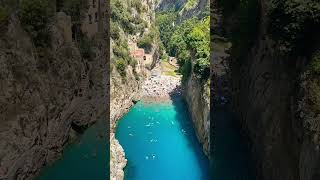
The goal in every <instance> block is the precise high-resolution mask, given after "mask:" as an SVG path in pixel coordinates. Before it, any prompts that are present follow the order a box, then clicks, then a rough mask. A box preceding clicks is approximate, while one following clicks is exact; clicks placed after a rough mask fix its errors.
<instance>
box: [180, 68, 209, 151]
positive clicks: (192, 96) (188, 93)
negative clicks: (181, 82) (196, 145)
mask: <svg viewBox="0 0 320 180" xmlns="http://www.w3.org/2000/svg"><path fill="white" fill-rule="evenodd" d="M184 93H185V94H184V96H185V99H186V102H187V105H188V109H189V112H190V114H191V118H192V121H193V126H194V128H195V132H196V135H197V138H198V140H199V142H200V143H201V144H202V147H203V148H202V149H203V152H204V153H205V154H206V155H207V156H209V151H210V88H209V84H205V85H204V84H203V83H201V82H200V81H199V79H198V78H197V77H196V76H195V75H194V74H193V73H192V74H191V77H189V79H188V80H187V82H186V83H185V91H184Z"/></svg>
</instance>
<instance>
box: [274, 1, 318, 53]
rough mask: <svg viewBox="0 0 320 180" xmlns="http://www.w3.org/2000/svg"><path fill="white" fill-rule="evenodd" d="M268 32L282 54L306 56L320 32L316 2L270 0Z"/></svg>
mask: <svg viewBox="0 0 320 180" xmlns="http://www.w3.org/2000/svg"><path fill="white" fill-rule="evenodd" d="M270 6H271V7H270V9H269V12H268V16H269V18H270V24H269V27H268V30H269V32H270V34H271V35H272V37H273V39H274V40H276V41H277V45H278V49H279V50H280V51H281V52H282V53H290V54H299V55H305V54H306V53H307V54H308V53H309V52H310V50H313V46H314V45H315V44H314V42H315V41H314V38H315V37H317V36H318V35H319V30H320V2H319V1H318V0H304V1H303V0H295V1H293V0H271V2H270Z"/></svg>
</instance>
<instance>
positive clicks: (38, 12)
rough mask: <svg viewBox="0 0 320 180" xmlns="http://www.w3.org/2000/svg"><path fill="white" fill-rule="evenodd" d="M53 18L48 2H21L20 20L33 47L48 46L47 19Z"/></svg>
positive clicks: (38, 0)
mask: <svg viewBox="0 0 320 180" xmlns="http://www.w3.org/2000/svg"><path fill="white" fill-rule="evenodd" d="M52 16H53V11H52V7H50V4H49V1H48V0H21V2H20V20H21V24H22V26H23V27H24V29H25V30H26V31H27V32H28V33H29V35H30V36H31V38H32V40H33V43H34V44H35V46H37V47H38V46H40V47H46V46H49V42H50V32H49V28H48V23H49V18H50V17H52Z"/></svg>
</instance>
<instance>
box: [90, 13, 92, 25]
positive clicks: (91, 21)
mask: <svg viewBox="0 0 320 180" xmlns="http://www.w3.org/2000/svg"><path fill="white" fill-rule="evenodd" d="M89 24H92V17H91V14H89Z"/></svg>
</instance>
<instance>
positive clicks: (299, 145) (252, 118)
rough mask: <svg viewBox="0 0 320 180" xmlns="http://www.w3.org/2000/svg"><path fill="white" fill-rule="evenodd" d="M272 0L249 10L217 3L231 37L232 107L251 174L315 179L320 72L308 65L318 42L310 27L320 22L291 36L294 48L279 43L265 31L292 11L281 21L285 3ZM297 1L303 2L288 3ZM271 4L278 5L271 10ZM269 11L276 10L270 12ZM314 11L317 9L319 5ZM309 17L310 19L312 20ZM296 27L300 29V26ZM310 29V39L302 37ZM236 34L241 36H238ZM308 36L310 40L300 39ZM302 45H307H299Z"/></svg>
mask: <svg viewBox="0 0 320 180" xmlns="http://www.w3.org/2000/svg"><path fill="white" fill-rule="evenodd" d="M249 2H251V5H252V4H253V3H255V2H254V1H249ZM279 2H280V1H279ZM281 2H284V1H281ZM229 3H230V2H229ZM272 3H275V2H274V1H273V2H271V1H269V0H261V1H259V3H257V4H256V5H255V6H252V7H255V8H253V9H251V8H252V7H249V8H248V9H249V10H250V11H249V10H248V9H245V8H247V6H245V5H243V4H241V3H238V4H224V3H223V1H220V3H219V6H218V7H219V8H220V9H221V11H222V12H223V13H224V14H223V15H224V18H223V23H222V24H221V25H222V28H223V29H224V32H225V35H226V37H228V38H230V40H231V41H232V42H233V43H234V44H233V50H232V51H231V52H230V54H231V56H230V58H229V62H228V63H229V68H230V74H229V75H230V77H231V82H230V84H231V88H232V102H233V109H234V111H235V112H236V114H237V117H238V119H239V120H240V123H241V125H242V128H243V130H245V132H246V134H247V135H248V137H249V142H248V144H249V146H250V149H251V154H252V156H253V159H254V160H255V163H256V166H255V167H256V168H257V177H256V179H259V180H263V179H265V180H267V179H270V180H271V179H272V180H278V179H279V180H298V179H299V180H316V179H319V177H320V165H319V164H320V158H319V157H320V156H319V155H320V154H319V145H320V144H319V140H318V137H319V135H320V134H319V132H320V129H319V122H320V120H319V106H317V104H319V93H318V92H317V91H318V90H319V74H316V73H311V71H310V66H311V67H312V66H313V65H312V64H311V62H312V59H313V58H312V56H313V54H314V52H316V51H317V50H318V48H319V46H318V45H317V44H319V42H320V41H319V36H317V34H316V33H314V31H319V24H318V25H317V24H313V27H312V29H313V30H311V31H310V29H309V32H308V35H306V36H305V35H303V37H305V38H302V39H298V40H295V41H294V43H296V44H295V47H294V48H293V49H294V51H293V53H292V52H288V51H286V50H288V49H286V48H284V47H282V46H281V42H283V40H282V39H280V37H278V36H277V35H279V34H277V35H275V34H274V32H273V31H270V24H272V23H280V25H279V24H278V26H276V27H277V28H279V27H281V25H282V24H281V23H283V24H285V23H288V22H290V21H294V20H292V19H290V18H294V16H291V17H288V18H287V19H286V20H285V21H284V20H283V19H281V18H282V15H281V12H283V11H285V9H284V8H283V7H280V5H279V4H281V3H279V4H277V3H275V4H272ZM312 3H316V2H315V1H313V2H312ZM312 3H310V4H312ZM249 4H250V3H249ZM310 4H309V5H310ZM227 5H229V6H227ZM271 5H273V7H271ZM232 6H233V7H232ZM277 6H278V7H277ZM299 6H301V7H302V6H303V3H300V4H299V5H298V6H293V7H299ZM274 7H277V8H278V9H276V11H271V8H274ZM288 7H290V4H289V3H288V6H287V7H286V8H288ZM233 8H235V9H233ZM241 10H244V11H242V12H244V13H243V14H241V15H242V16H239V14H238V15H237V14H236V13H239V12H241ZM295 10H297V9H295ZM304 10H306V9H304ZM228 11H229V12H228ZM245 12H247V13H248V14H245ZM249 12H250V13H249ZM256 12H257V13H256ZM292 12H293V11H291V12H290V11H289V12H287V14H289V13H292ZM272 13H280V14H277V16H272V15H273V14H272ZM314 13H317V14H319V10H315V12H314ZM300 15H301V14H300ZM284 16H285V15H284ZM244 17H251V18H252V19H249V18H248V19H249V20H248V19H245V18H244ZM242 18H243V19H242ZM274 18H279V19H278V20H275V19H274ZM303 18H304V17H303ZM242 20H243V21H242ZM246 20H247V21H246ZM251 21H252V22H253V23H252V22H251ZM247 22H249V23H251V24H249V23H248V24H246V23H247ZM309 22H310V24H312V20H310V21H309ZM239 24H240V25H242V26H239V28H240V29H241V30H244V29H246V30H247V29H248V31H247V32H249V33H248V34H246V33H244V34H242V36H239V34H240V33H243V32H246V30H244V31H239V29H238V28H237V27H236V26H238V25H239ZM296 25H298V26H299V23H296ZM303 25H304V26H306V25H305V24H303ZM303 28H304V27H303ZM273 30H274V29H273ZM285 30H286V28H284V29H283V31H282V32H284V31H285ZM251 31H252V32H251ZM288 33H290V32H287V34H288ZM296 33H297V34H300V35H302V34H303V33H304V32H303V31H296ZM280 35H281V34H280ZM282 35H284V34H283V33H282ZM309 35H310V36H312V39H313V40H312V41H309V40H308V39H307V38H310V37H309ZM298 36H299V35H298ZM291 37H294V36H290V38H291ZM236 38H237V39H236ZM241 38H244V39H241ZM249 38H251V39H252V40H250V39H249ZM239 39H241V41H237V40H239ZM289 42H290V41H289ZM307 42H312V43H309V44H304V43H307ZM288 44H289V43H286V45H288ZM241 45H242V47H240V46H241ZM286 45H285V46H286ZM307 45H308V50H305V49H303V48H302V46H304V47H305V46H307ZM244 47H245V48H244ZM246 47H247V48H246ZM240 48H244V49H240ZM299 50H301V52H303V53H300V52H299ZM243 52H244V53H243ZM293 54H294V55H293ZM313 67H314V66H313ZM316 107H317V108H316Z"/></svg>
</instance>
